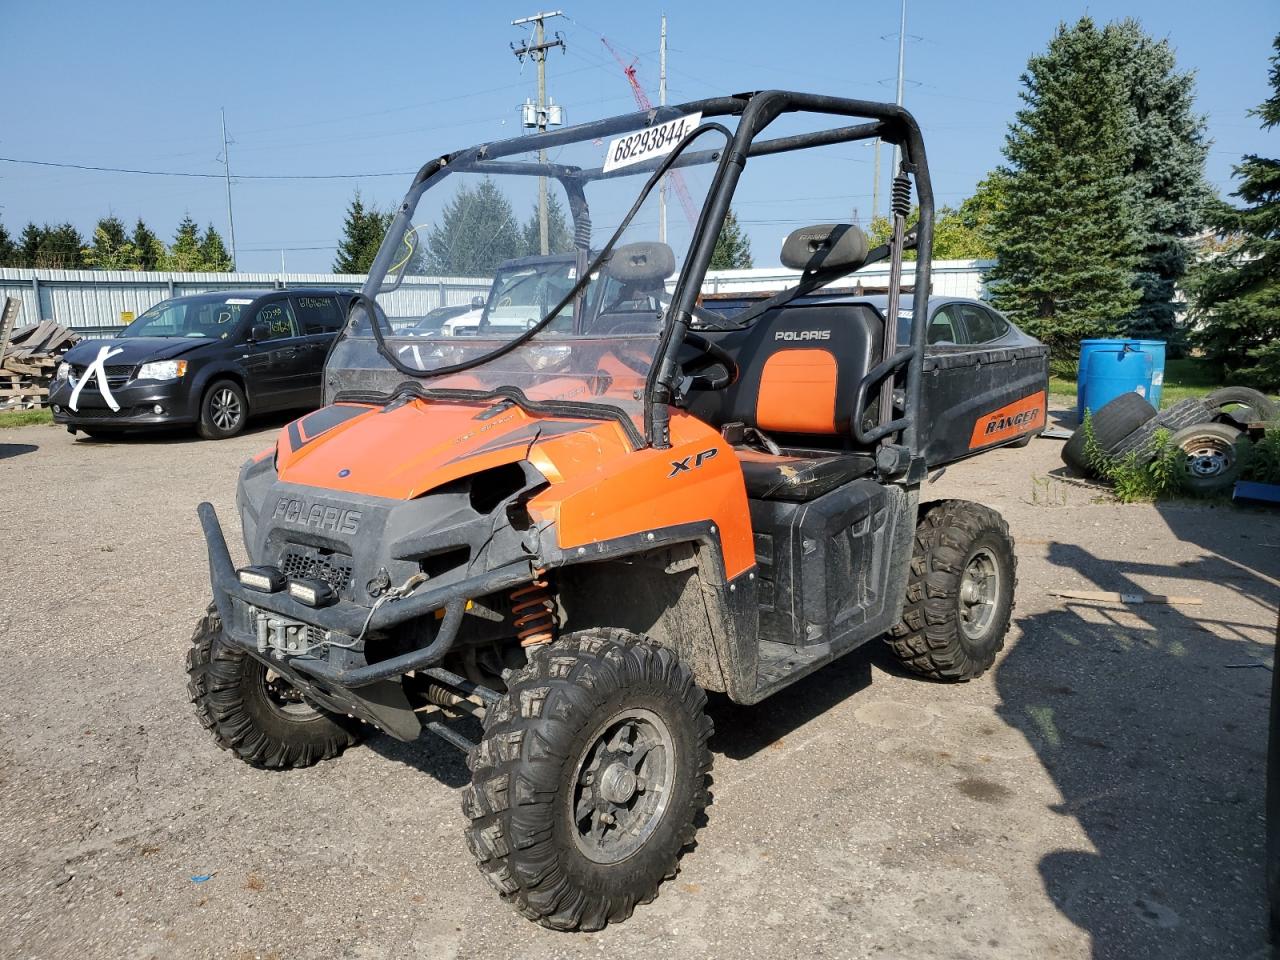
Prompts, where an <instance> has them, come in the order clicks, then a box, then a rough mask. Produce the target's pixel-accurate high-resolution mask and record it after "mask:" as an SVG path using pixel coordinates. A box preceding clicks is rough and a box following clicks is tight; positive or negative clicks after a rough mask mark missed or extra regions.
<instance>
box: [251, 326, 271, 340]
mask: <svg viewBox="0 0 1280 960" xmlns="http://www.w3.org/2000/svg"><path fill="white" fill-rule="evenodd" d="M270 339H271V328H270V327H269V326H267V325H266V324H265V323H255V324H254V325H253V326H251V327H250V328H249V342H250V343H260V342H262V341H263V340H270Z"/></svg>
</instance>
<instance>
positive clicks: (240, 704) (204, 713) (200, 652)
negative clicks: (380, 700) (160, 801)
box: [187, 605, 366, 770]
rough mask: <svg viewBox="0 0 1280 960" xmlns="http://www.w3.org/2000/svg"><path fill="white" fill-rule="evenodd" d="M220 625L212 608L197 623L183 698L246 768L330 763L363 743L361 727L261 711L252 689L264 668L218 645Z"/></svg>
mask: <svg viewBox="0 0 1280 960" xmlns="http://www.w3.org/2000/svg"><path fill="white" fill-rule="evenodd" d="M221 635H222V621H221V620H220V619H219V617H218V612H217V610H216V608H214V607H213V606H212V605H210V607H209V609H208V610H207V611H206V612H205V615H204V616H203V617H201V618H200V620H199V621H198V622H197V623H196V629H195V632H194V634H192V637H191V647H190V649H189V650H188V651H187V693H188V694H189V695H190V697H191V702H192V703H193V704H194V705H195V708H196V717H197V719H199V721H200V724H201V726H203V727H204V728H205V729H206V730H208V731H209V732H210V733H211V734H213V739H214V741H215V742H216V743H217V744H218V746H220V747H221V748H222V749H224V750H229V751H231V752H232V753H234V754H235V755H236V756H237V757H239V758H240V759H241V760H243V761H244V762H245V763H247V764H249V765H250V766H254V767H260V768H262V769H265V770H290V769H299V768H301V767H309V766H312V765H313V764H316V763H319V762H320V761H321V760H331V759H333V758H334V757H336V756H338V755H339V754H340V753H342V751H344V750H345V749H347V747H350V746H353V745H354V744H356V743H358V742H359V741H360V740H361V739H363V735H364V732H365V730H366V728H365V727H364V725H363V724H362V723H360V721H358V720H352V719H351V718H349V717H339V716H337V715H335V714H331V713H328V712H326V711H323V710H317V712H316V716H315V717H313V718H309V719H305V720H284V719H282V718H280V717H278V716H275V715H273V714H271V713H270V712H269V711H267V710H266V709H264V705H263V703H262V702H260V701H259V700H258V698H256V697H255V696H254V695H253V694H252V692H249V691H250V688H251V686H252V684H254V683H255V682H257V683H260V682H261V672H260V671H262V670H264V669H265V668H263V667H262V665H261V664H260V663H259V662H258V661H257V660H254V659H253V658H252V657H251V656H249V655H248V654H247V653H245V652H244V651H242V650H238V649H236V648H235V647H232V646H230V645H229V644H225V643H222V642H221V640H220V637H221Z"/></svg>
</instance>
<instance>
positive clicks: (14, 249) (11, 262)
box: [0, 223, 19, 267]
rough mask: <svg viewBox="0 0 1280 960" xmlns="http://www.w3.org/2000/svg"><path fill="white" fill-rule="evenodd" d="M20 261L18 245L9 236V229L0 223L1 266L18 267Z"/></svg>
mask: <svg viewBox="0 0 1280 960" xmlns="http://www.w3.org/2000/svg"><path fill="white" fill-rule="evenodd" d="M16 266H19V263H18V245H17V244H16V243H14V242H13V237H11V236H9V231H8V230H6V229H5V227H4V224H3V223H0V267H16Z"/></svg>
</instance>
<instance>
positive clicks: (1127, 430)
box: [1062, 392, 1156, 476]
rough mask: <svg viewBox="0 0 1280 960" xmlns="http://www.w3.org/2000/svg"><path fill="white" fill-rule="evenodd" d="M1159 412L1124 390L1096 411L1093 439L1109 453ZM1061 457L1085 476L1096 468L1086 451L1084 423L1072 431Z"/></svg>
mask: <svg viewBox="0 0 1280 960" xmlns="http://www.w3.org/2000/svg"><path fill="white" fill-rule="evenodd" d="M1155 415H1156V408H1155V407H1153V406H1152V405H1151V404H1150V403H1148V402H1147V399H1146V398H1145V397H1140V396H1138V394H1136V393H1132V392H1130V393H1122V394H1120V396H1118V397H1116V398H1114V399H1112V400H1110V401H1108V402H1107V403H1104V404H1103V405H1102V406H1101V407H1099V408H1098V409H1097V410H1095V411H1093V414H1092V416H1091V417H1090V418H1089V422H1090V423H1091V424H1092V425H1093V438H1094V440H1095V442H1096V443H1097V445H1098V449H1099V450H1101V451H1102V452H1103V453H1106V454H1110V453H1111V451H1112V449H1113V448H1114V447H1116V446H1118V445H1119V444H1120V443H1121V442H1122V441H1123V440H1124V439H1125V437H1128V436H1129V435H1130V434H1132V433H1133V432H1134V431H1135V430H1137V429H1138V428H1140V427H1141V426H1142V425H1143V424H1145V423H1147V421H1149V420H1151V419H1153V418H1154V417H1155ZM1062 459H1063V461H1064V462H1065V463H1066V464H1067V466H1069V467H1071V468H1072V469H1073V470H1077V471H1079V472H1080V473H1083V474H1085V475H1086V476H1092V475H1094V474H1095V473H1096V472H1097V471H1096V470H1095V468H1094V466H1093V464H1091V463H1089V457H1088V451H1086V450H1085V431H1084V426H1083V424H1082V425H1081V426H1080V427H1079V428H1078V429H1077V430H1076V431H1075V433H1073V434H1071V439H1070V440H1068V441H1067V442H1066V445H1065V446H1064V447H1063V448H1062Z"/></svg>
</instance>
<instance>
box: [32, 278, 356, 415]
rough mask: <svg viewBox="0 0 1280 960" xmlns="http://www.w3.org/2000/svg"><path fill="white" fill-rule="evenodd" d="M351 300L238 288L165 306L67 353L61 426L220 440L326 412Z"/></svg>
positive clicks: (58, 380) (60, 387)
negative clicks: (336, 342)
mask: <svg viewBox="0 0 1280 960" xmlns="http://www.w3.org/2000/svg"><path fill="white" fill-rule="evenodd" d="M351 297H352V292H351V291H349V290H335V289H306V290H231V291H224V292H221V293H204V294H198V295H195V296H190V297H178V298H176V299H173V300H166V301H164V302H163V303H159V304H156V306H154V307H152V308H151V309H150V310H148V311H147V312H146V313H144V314H142V316H140V317H138V319H137V320H135V321H134V322H133V323H131V324H129V326H127V327H125V328H124V329H123V330H122V331H120V333H119V334H117V335H116V336H115V337H114V338H112V339H109V340H87V341H84V342H82V343H79V344H77V345H76V346H75V347H73V348H72V349H71V350H70V351H68V353H67V355H66V356H65V357H64V358H63V362H62V364H61V365H60V366H59V367H58V372H57V375H56V376H55V378H54V381H53V383H52V384H51V385H50V391H49V403H50V406H51V407H52V408H53V418H54V421H55V422H57V423H62V424H66V426H67V429H68V430H70V431H71V432H72V433H75V432H77V431H83V432H85V433H87V434H89V435H90V436H103V435H109V434H112V433H119V432H122V431H124V430H132V429H140V428H154V427H170V426H175V425H186V424H194V425H195V426H196V428H197V429H198V430H199V432H200V435H201V436H203V437H207V438H209V439H211V440H220V439H223V438H225V437H231V436H235V435H236V434H237V433H239V432H240V431H241V430H243V429H244V425H245V423H246V422H247V421H248V419H249V416H250V415H251V414H257V413H266V412H269V411H273V410H291V409H305V408H311V407H316V406H319V404H320V395H321V377H322V374H323V371H324V362H325V358H326V357H327V356H328V353H329V347H330V345H331V344H332V343H333V339H334V337H335V336H336V335H337V332H338V330H339V329H340V328H341V326H342V324H343V321H344V320H345V318H346V314H347V309H348V307H349V306H350V302H351Z"/></svg>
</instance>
